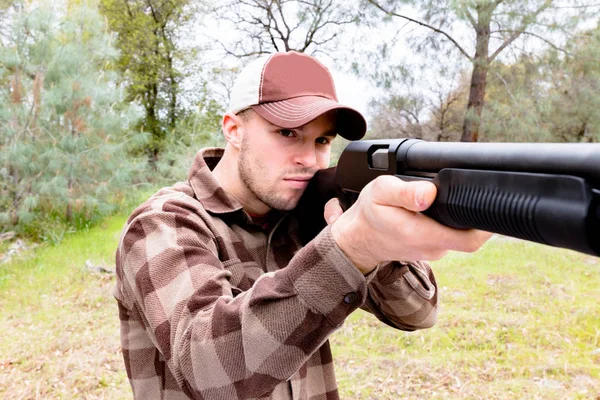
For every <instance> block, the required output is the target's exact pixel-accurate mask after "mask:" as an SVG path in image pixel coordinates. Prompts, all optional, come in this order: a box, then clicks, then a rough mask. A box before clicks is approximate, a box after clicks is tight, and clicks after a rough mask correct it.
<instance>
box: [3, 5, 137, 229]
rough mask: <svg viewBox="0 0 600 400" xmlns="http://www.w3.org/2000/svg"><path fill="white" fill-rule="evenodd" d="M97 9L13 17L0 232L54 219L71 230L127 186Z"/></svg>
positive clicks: (110, 52) (129, 111) (121, 111)
mask: <svg viewBox="0 0 600 400" xmlns="http://www.w3.org/2000/svg"><path fill="white" fill-rule="evenodd" d="M103 22H104V21H103V19H102V17H101V16H100V15H99V14H98V13H97V11H96V10H94V9H92V8H90V7H86V6H79V7H71V8H70V9H69V10H68V11H67V10H64V9H59V8H57V7H52V6H50V5H48V4H43V5H40V6H38V7H31V8H30V9H28V11H23V10H21V11H19V13H18V14H17V15H16V20H15V23H14V24H13V25H12V29H13V31H12V32H11V33H10V36H9V37H10V38H11V42H10V43H7V44H6V46H4V47H3V48H2V51H1V52H0V76H1V77H2V79H7V80H9V81H10V85H7V86H6V87H3V90H2V91H3V95H2V96H1V97H0V176H2V180H1V181H0V182H1V184H0V206H1V208H0V224H1V225H2V226H7V225H12V226H15V225H18V227H21V228H23V227H24V226H27V225H28V224H31V223H33V224H35V223H37V222H39V220H41V219H44V218H49V217H51V216H57V217H60V218H61V219H65V220H67V221H69V222H71V223H72V222H74V220H75V216H76V215H78V216H80V217H81V218H82V219H84V220H89V219H90V218H92V217H93V216H94V215H97V214H102V213H105V212H107V211H108V210H110V209H112V207H113V204H114V203H115V202H116V201H117V200H118V199H119V198H121V197H124V196H125V195H126V192H127V191H128V189H130V188H131V182H132V179H133V177H134V176H135V172H138V171H139V169H138V168H137V166H136V164H135V160H131V159H130V158H129V157H127V153H126V152H127V151H128V149H129V148H130V146H132V145H137V144H139V143H140V142H141V141H143V140H144V137H143V135H139V134H135V133H130V132H129V128H130V126H131V125H132V124H133V123H135V122H136V121H137V118H138V113H137V111H136V109H135V108H132V107H130V106H128V105H126V104H123V103H122V100H123V96H122V91H121V89H120V88H119V86H117V85H116V76H115V75H114V74H113V73H111V72H110V71H108V70H107V65H108V63H109V61H110V60H111V59H113V58H114V57H115V56H116V51H115V49H114V48H113V47H112V46H111V44H110V37H109V35H108V34H107V32H106V27H105V26H104V23H103Z"/></svg>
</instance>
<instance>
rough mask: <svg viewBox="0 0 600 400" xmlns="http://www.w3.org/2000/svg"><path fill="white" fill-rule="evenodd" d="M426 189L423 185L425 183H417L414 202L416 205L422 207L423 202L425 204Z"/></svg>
mask: <svg viewBox="0 0 600 400" xmlns="http://www.w3.org/2000/svg"><path fill="white" fill-rule="evenodd" d="M426 190H427V188H426V187H425V185H419V187H417V189H416V190H415V203H417V206H419V207H422V206H423V204H425V191H426Z"/></svg>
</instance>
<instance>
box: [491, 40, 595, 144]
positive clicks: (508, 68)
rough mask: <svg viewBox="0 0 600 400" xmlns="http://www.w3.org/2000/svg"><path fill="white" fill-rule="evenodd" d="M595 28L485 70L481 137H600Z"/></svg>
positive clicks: (565, 139)
mask: <svg viewBox="0 0 600 400" xmlns="http://www.w3.org/2000/svg"><path fill="white" fill-rule="evenodd" d="M599 88H600V29H599V28H596V29H593V30H590V31H586V32H583V33H582V34H581V35H580V36H578V37H577V38H576V39H575V40H573V41H572V42H571V43H569V44H568V46H567V47H566V50H565V51H562V52H561V51H557V50H556V49H550V50H548V51H546V52H544V53H543V54H541V56H540V57H539V58H533V57H530V56H527V57H526V56H523V57H521V58H520V59H519V60H518V61H517V62H515V63H513V64H510V65H498V66H496V67H495V68H493V69H492V70H491V76H490V82H489V85H488V98H487V106H486V109H485V110H484V114H483V129H484V131H485V138H486V140H490V141H491V140H500V141H542V142H543V141H552V142H598V141H600V91H599V90H598V89H599Z"/></svg>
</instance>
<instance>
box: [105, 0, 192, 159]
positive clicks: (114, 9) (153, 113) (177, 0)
mask: <svg viewBox="0 0 600 400" xmlns="http://www.w3.org/2000/svg"><path fill="white" fill-rule="evenodd" d="M194 4H195V3H194V2H191V1H190V0H164V1H162V0H101V10H102V13H103V14H104V15H105V16H106V17H107V19H108V22H109V25H110V28H111V29H112V30H113V31H114V32H116V33H117V38H116V47H117V48H118V49H119V50H120V51H121V52H120V56H119V58H118V60H117V61H116V69H117V71H119V72H120V73H121V74H122V76H123V77H124V80H125V82H126V84H127V94H128V100H129V101H139V102H140V103H141V104H142V106H143V108H144V112H145V117H144V119H143V122H142V124H141V128H142V129H144V130H146V131H147V132H149V133H150V134H151V141H150V143H149V144H148V145H147V146H146V148H145V150H146V153H147V155H148V158H149V160H150V161H151V163H152V164H153V165H155V163H156V162H157V161H158V158H159V154H160V152H161V151H162V150H163V149H164V146H165V140H166V137H167V134H168V133H169V132H171V131H172V130H173V129H175V127H176V125H177V121H178V119H180V118H182V117H183V116H185V113H186V111H185V108H184V107H183V106H182V102H181V98H180V97H181V88H180V84H181V82H182V79H183V78H184V73H183V72H182V71H183V66H184V65H185V64H186V61H187V59H188V56H189V53H187V52H185V51H183V49H182V47H181V40H180V39H181V34H180V33H181V27H182V26H183V25H185V24H186V23H187V22H188V21H189V20H190V19H191V18H192V17H193V16H194V15H195V12H196V7H195V6H194Z"/></svg>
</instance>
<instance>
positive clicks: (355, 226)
mask: <svg viewBox="0 0 600 400" xmlns="http://www.w3.org/2000/svg"><path fill="white" fill-rule="evenodd" d="M436 193H437V191H436V187H435V185H434V184H433V183H431V182H426V181H416V182H405V181H402V180H401V179H398V178H397V177H394V176H389V175H387V176H380V177H378V178H376V179H374V180H373V181H371V182H370V183H369V184H368V185H366V186H365V188H364V189H363V190H362V191H361V193H360V196H359V197H358V200H357V201H356V202H355V203H354V204H353V205H352V207H350V208H349V209H348V210H347V211H346V212H345V213H342V209H341V207H340V206H339V203H338V201H337V199H332V200H330V201H329V202H328V203H327V205H326V207H325V215H324V216H325V220H326V221H327V222H328V224H330V225H331V232H332V235H333V238H334V240H335V241H336V243H337V244H338V246H339V247H340V248H341V249H342V251H343V252H344V253H345V254H346V255H347V256H348V258H349V259H350V260H351V261H352V262H353V263H354V264H355V265H356V266H357V267H358V268H359V270H360V271H361V272H362V273H363V274H366V273H368V272H370V271H371V270H372V269H373V268H375V266H376V265H377V264H379V263H380V262H384V261H392V260H397V261H419V260H437V259H440V258H441V257H443V256H444V255H445V254H446V253H447V251H448V250H457V251H464V252H474V251H476V250H477V249H479V248H480V247H481V245H483V243H485V241H487V240H488V239H489V238H490V237H491V233H488V232H483V231H478V230H474V229H467V230H459V229H453V228H449V227H447V226H444V225H442V224H440V223H438V222H436V221H434V220H433V219H431V218H429V217H427V216H426V215H424V214H422V213H420V211H423V210H426V209H427V208H429V207H430V206H431V204H432V203H433V201H434V200H435V197H436Z"/></svg>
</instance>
